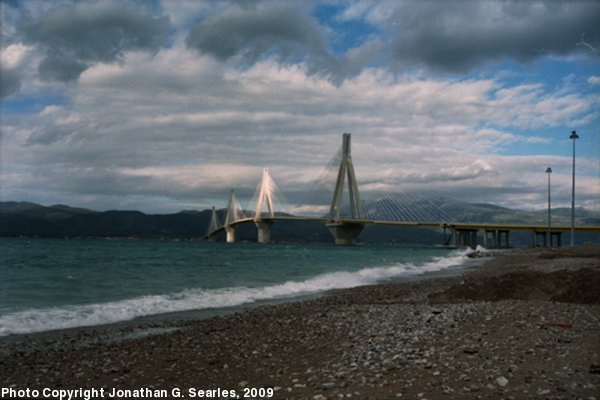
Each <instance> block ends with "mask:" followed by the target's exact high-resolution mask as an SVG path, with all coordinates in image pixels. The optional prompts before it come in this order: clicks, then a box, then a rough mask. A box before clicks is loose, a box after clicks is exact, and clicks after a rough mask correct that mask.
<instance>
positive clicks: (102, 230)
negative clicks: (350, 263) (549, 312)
mask: <svg viewBox="0 0 600 400" xmlns="http://www.w3.org/2000/svg"><path fill="white" fill-rule="evenodd" d="M435 205H436V206H438V207H439V208H440V209H441V210H443V211H444V212H445V213H447V214H449V215H451V216H452V217H453V220H454V221H460V222H496V223H540V224H544V223H546V221H547V220H546V218H547V214H546V213H545V212H544V211H539V212H538V211H536V212H526V211H521V210H512V209H508V208H504V207H499V206H495V205H491V204H467V203H460V202H457V201H454V200H448V199H438V200H436V201H435ZM218 213H219V217H220V219H221V220H223V219H224V217H225V215H224V214H225V211H224V210H220V211H219V212H218ZM210 215H211V211H210V210H204V211H181V212H178V213H174V214H144V213H142V212H140V211H127V210H111V211H103V212H100V211H94V210H88V209H84V208H74V207H69V206H66V205H53V206H49V207H47V206H42V205H39V204H34V203H26V202H0V236H5V237H7V236H8V237H18V236H29V237H46V238H66V237H69V238H74V237H136V238H189V239H199V238H201V237H202V236H204V234H205V232H206V228H207V226H208V222H209V220H210ZM553 223H554V224H563V225H568V224H569V223H570V210H569V209H556V210H553ZM577 224H600V216H599V215H598V213H594V212H590V211H589V210H584V209H577ZM237 238H238V240H247V241H255V240H256V228H255V227H254V226H253V225H252V224H246V225H243V226H241V227H240V228H238V231H237ZM218 239H220V240H224V234H221V236H220V237H219V238H218ZM272 239H273V240H274V241H296V242H304V241H306V242H315V241H317V242H332V237H331V235H330V233H329V231H328V230H327V228H326V227H325V226H324V225H323V224H322V223H320V222H298V221H294V222H292V221H278V222H277V223H275V224H273V230H272ZM358 239H359V241H361V242H399V243H414V244H427V245H430V244H441V243H443V241H444V238H443V236H442V233H441V231H438V230H430V229H422V228H402V229H399V228H397V227H389V226H367V227H365V229H364V230H363V232H362V233H361V235H360V236H359V238H358ZM528 241H529V236H528V234H522V235H519V234H516V235H514V242H515V244H517V245H525V244H526V243H528Z"/></svg>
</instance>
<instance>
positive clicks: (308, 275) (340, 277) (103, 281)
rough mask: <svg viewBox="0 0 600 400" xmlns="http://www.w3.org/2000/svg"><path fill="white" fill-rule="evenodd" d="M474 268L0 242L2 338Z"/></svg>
mask: <svg viewBox="0 0 600 400" xmlns="http://www.w3.org/2000/svg"><path fill="white" fill-rule="evenodd" d="M467 260H468V258H467V257H466V251H464V250H463V251H461V250H449V249H444V248H436V247H415V246H406V245H383V244H381V245H375V244H363V245H356V246H335V245H333V244H317V243H314V244H306V243H294V244H290V243H285V244H284V243H271V244H267V245H265V244H258V243H234V244H227V243H221V242H200V241H174V240H173V241H169V240H127V239H115V240H108V239H98V240H92V239H69V240H66V239H28V238H0V336H7V335H14V334H26V333H34V332H43V331H50V330H56V329H65V328H74V327H83V326H94V325H102V324H108V323H115V322H121V321H130V320H134V319H137V318H144V317H149V316H157V315H167V317H168V315H170V314H172V313H181V312H192V311H202V310H210V311H213V312H214V311H217V312H218V311H219V310H225V309H231V308H232V307H233V308H235V307H246V306H249V305H252V304H262V303H269V302H279V301H287V300H293V299H296V298H299V297H303V296H311V295H319V294H322V293H325V292H327V291H330V290H332V289H341V288H350V287H355V286H361V285H368V284H373V283H377V282H383V281H389V280H398V279H400V280H401V279H414V278H417V277H421V276H426V275H428V274H433V273H437V274H440V273H442V274H443V273H450V272H451V271H456V270H457V268H458V269H459V268H460V267H461V266H464V265H465V263H466V262H467Z"/></svg>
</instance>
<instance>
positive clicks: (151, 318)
mask: <svg viewBox="0 0 600 400" xmlns="http://www.w3.org/2000/svg"><path fill="white" fill-rule="evenodd" d="M473 253H475V252H474V251H473ZM490 254H493V253H491V252H490V253H488V254H487V255H490ZM445 257H450V253H449V254H448V255H446V256H445ZM483 261H484V259H483V258H480V257H476V258H468V257H463V259H462V260H461V263H459V264H455V265H452V266H450V267H446V268H442V269H440V270H433V271H428V270H426V271H424V272H415V273H412V272H410V271H406V272H405V274H403V275H399V276H396V277H392V278H384V279H380V280H379V281H377V282H373V283H369V284H367V286H371V285H377V284H380V283H386V282H397V283H403V282H413V281H418V280H422V279H433V278H438V277H449V276H458V275H462V274H464V273H465V272H466V271H468V270H469V268H471V266H473V265H477V264H479V263H481V262H483ZM426 264H427V263H426ZM308 279H310V278H308ZM352 288H354V287H350V288H334V289H327V290H322V291H314V292H305V293H300V294H290V295H284V296H281V297H273V298H268V299H260V300H253V301H250V302H246V303H242V304H238V305H233V306H225V307H210V308H202V309H189V310H180V311H172V312H164V313H156V314H148V315H142V316H138V317H135V318H132V319H123V320H119V321H112V322H104V323H99V324H95V325H79V326H69V327H64V328H58V329H51V330H45V331H33V332H23V333H11V334H9V335H0V347H1V346H2V345H3V343H11V342H15V341H19V340H21V338H23V340H26V339H27V338H31V339H35V337H36V336H38V335H41V336H50V337H54V336H60V335H63V334H68V333H69V332H74V331H77V330H107V331H110V332H114V331H119V330H126V331H127V332H129V331H130V330H131V328H133V329H136V327H138V326H141V327H142V328H141V329H145V328H143V327H144V326H146V325H151V324H153V323H161V322H165V321H166V322H177V321H187V320H204V319H208V318H212V317H217V316H227V315H230V314H235V313H238V312H246V311H249V310H253V309H255V308H258V307H264V306H270V305H278V304H287V303H294V302H302V301H305V300H310V299H317V298H319V297H322V296H327V295H329V294H331V293H335V292H336V291H338V290H345V289H352ZM108 336H113V335H112V334H111V335H108Z"/></svg>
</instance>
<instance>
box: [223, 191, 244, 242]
mask: <svg viewBox="0 0 600 400" xmlns="http://www.w3.org/2000/svg"><path fill="white" fill-rule="evenodd" d="M238 204H239V202H238V200H237V198H236V197H235V193H234V192H233V189H231V191H230V192H229V200H228V201H227V213H226V214H225V223H224V224H223V226H224V227H225V232H226V234H227V239H226V240H227V243H235V229H236V228H237V226H236V225H233V223H234V222H236V221H237V220H239V219H241V216H240V209H239V207H238Z"/></svg>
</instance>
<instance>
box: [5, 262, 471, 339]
mask: <svg viewBox="0 0 600 400" xmlns="http://www.w3.org/2000/svg"><path fill="white" fill-rule="evenodd" d="M466 253H467V252H466V251H456V252H453V253H451V254H450V256H447V257H436V258H433V259H432V260H431V261H429V262H427V263H424V264H421V265H416V264H410V263H405V264H399V265H396V266H392V267H374V268H365V269H361V270H359V271H355V272H331V273H326V274H322V275H318V276H315V277H313V278H310V279H307V280H304V281H288V282H284V283H281V284H277V285H272V286H264V287H257V288H248V287H228V288H222V289H188V290H184V291H181V292H178V293H171V294H166V295H152V296H143V297H137V298H132V299H125V300H121V301H114V302H107V303H99V304H87V305H71V306H62V307H52V308H38V309H30V310H23V311H18V312H12V313H7V314H4V315H0V336H6V335H10V334H20V333H32V332H41V331H49V330H55V329H64V328H73V327H81V326H93V325H100V324H106V323H112V322H119V321H127V320H131V319H134V318H136V317H141V316H146V315H154V314H162V313H169V312H176V311H187V310H202V309H208V308H212V309H215V308H224V307H232V306H239V305H243V304H248V303H252V302H256V301H261V300H270V299H280V298H286V297H294V296H301V295H306V294H312V293H318V292H323V291H327V290H331V289H344V288H350V287H355V286H361V285H367V284H371V283H375V282H378V281H382V280H386V279H391V278H396V277H401V276H409V275H418V274H423V273H426V272H434V271H439V270H442V269H445V268H448V267H451V266H455V265H459V264H461V263H462V262H463V261H464V260H465V255H466Z"/></svg>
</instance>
